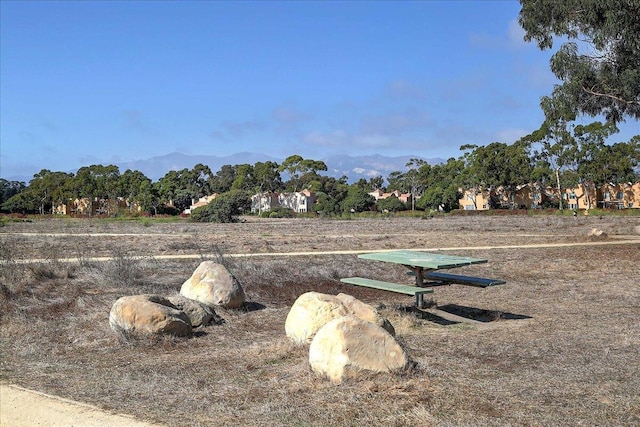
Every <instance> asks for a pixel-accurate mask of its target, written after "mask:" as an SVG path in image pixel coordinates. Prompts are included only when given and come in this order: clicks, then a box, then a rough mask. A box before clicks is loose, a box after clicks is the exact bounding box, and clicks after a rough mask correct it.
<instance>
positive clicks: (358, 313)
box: [336, 293, 396, 335]
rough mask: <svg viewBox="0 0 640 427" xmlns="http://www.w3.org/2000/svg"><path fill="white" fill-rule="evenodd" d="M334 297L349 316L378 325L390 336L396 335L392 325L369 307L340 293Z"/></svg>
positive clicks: (354, 298) (352, 297)
mask: <svg viewBox="0 0 640 427" xmlns="http://www.w3.org/2000/svg"><path fill="white" fill-rule="evenodd" d="M336 297H337V298H338V299H339V300H340V301H341V302H342V304H344V305H345V307H346V308H347V312H348V313H349V314H351V315H353V316H355V317H357V318H358V319H362V320H366V321H367V322H371V323H373V324H374V325H378V326H380V327H381V328H384V329H385V330H386V331H387V332H389V333H390V334H391V335H395V334H396V331H395V329H394V328H393V325H392V324H391V323H390V322H389V321H388V320H387V319H386V318H385V317H384V316H382V315H381V314H380V313H379V312H378V310H376V309H375V308H373V307H372V306H371V305H369V304H367V303H364V302H362V301H360V300H359V299H357V298H356V297H354V296H351V295H348V294H343V293H340V294H338V295H336Z"/></svg>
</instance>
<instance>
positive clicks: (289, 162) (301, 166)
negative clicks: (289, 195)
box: [278, 154, 327, 192]
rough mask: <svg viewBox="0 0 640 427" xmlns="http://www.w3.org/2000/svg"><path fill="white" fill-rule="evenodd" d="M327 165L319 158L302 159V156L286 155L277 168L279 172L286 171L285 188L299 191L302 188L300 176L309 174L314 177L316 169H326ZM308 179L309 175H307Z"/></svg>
mask: <svg viewBox="0 0 640 427" xmlns="http://www.w3.org/2000/svg"><path fill="white" fill-rule="evenodd" d="M326 170H327V165H326V164H325V163H324V162H323V161H320V160H311V159H304V158H302V156H299V155H297V154H296V155H293V156H289V157H287V158H286V159H285V160H284V162H282V164H281V165H280V167H279V168H278V171H279V172H287V173H288V174H289V177H290V180H289V182H288V184H287V189H289V190H291V191H294V192H295V191H299V190H301V189H302V183H303V181H302V179H301V178H302V177H303V176H305V175H308V174H310V176H311V177H312V178H313V177H316V176H318V175H317V172H318V171H326ZM307 180H309V176H307Z"/></svg>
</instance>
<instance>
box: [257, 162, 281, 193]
mask: <svg viewBox="0 0 640 427" xmlns="http://www.w3.org/2000/svg"><path fill="white" fill-rule="evenodd" d="M279 168H280V165H279V164H278V163H276V162H272V161H270V160H268V161H266V162H257V163H256V164H255V165H253V173H254V178H255V184H256V189H257V190H258V191H259V192H264V191H267V192H274V191H279V190H282V189H283V183H282V176H281V175H280V171H279Z"/></svg>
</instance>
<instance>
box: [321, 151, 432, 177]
mask: <svg viewBox="0 0 640 427" xmlns="http://www.w3.org/2000/svg"><path fill="white" fill-rule="evenodd" d="M415 158H419V159H422V160H425V161H426V162H427V163H429V164H432V165H434V164H438V163H444V160H443V159H440V158H431V159H425V158H423V157H418V156H396V157H387V156H382V155H380V154H373V155H370V156H346V155H342V156H340V155H335V156H328V157H325V158H324V159H321V160H322V161H323V162H325V163H326V165H327V169H328V170H327V174H328V175H329V176H333V177H336V178H340V177H342V176H343V175H346V176H347V177H348V178H349V182H355V181H357V180H359V179H360V178H364V179H366V180H368V179H369V178H375V177H377V176H382V177H383V178H385V179H386V178H387V177H388V176H389V174H390V173H391V172H395V171H400V172H406V170H407V166H406V165H407V163H408V162H409V160H411V159H415Z"/></svg>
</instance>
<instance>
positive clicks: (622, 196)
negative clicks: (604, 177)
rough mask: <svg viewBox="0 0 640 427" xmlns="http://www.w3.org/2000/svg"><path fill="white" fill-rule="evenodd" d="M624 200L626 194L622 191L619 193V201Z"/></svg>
mask: <svg viewBox="0 0 640 427" xmlns="http://www.w3.org/2000/svg"><path fill="white" fill-rule="evenodd" d="M622 199H624V193H623V192H622V191H618V200H622Z"/></svg>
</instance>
